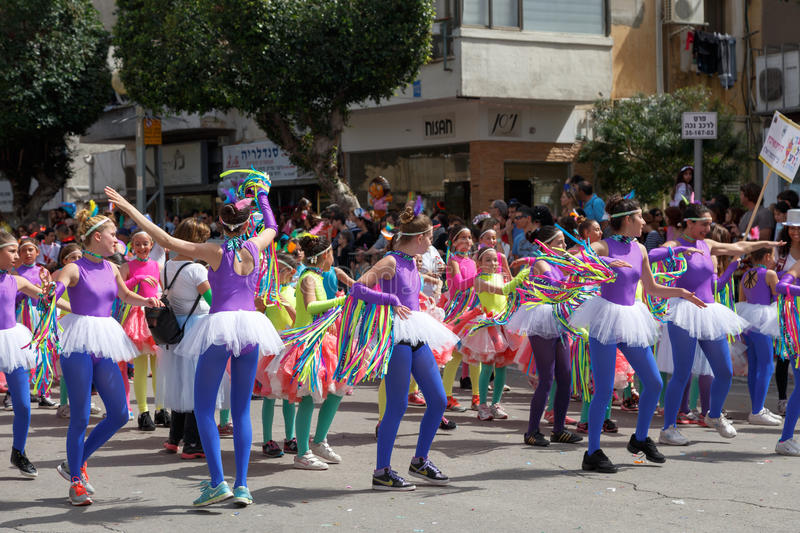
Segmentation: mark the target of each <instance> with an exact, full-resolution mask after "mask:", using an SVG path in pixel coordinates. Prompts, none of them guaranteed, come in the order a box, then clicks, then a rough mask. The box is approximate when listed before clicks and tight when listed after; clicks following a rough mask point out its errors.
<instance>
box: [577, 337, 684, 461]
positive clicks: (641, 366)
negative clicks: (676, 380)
mask: <svg viewBox="0 0 800 533" xmlns="http://www.w3.org/2000/svg"><path fill="white" fill-rule="evenodd" d="M617 347H619V349H620V351H622V353H623V355H625V358H626V359H627V360H628V363H630V365H631V366H632V367H633V370H634V371H635V372H636V375H637V376H639V380H640V381H641V383H642V390H641V391H639V416H638V418H637V419H636V440H640V441H641V440H645V439H646V438H647V430H648V429H649V428H650V421H651V420H652V419H653V415H654V414H655V412H656V405H658V397H659V395H660V394H661V387H662V386H663V383H662V381H661V375H660V374H659V373H658V368H657V367H656V359H655V357H653V350H652V349H651V348H650V347H649V346H646V347H644V348H642V347H635V346H628V345H627V344H624V343H621V344H603V343H601V342H600V341H598V340H597V339H595V338H594V337H589V357H590V359H591V364H592V376H593V378H594V396H593V397H592V402H591V404H589V450H588V453H589V454H590V455H591V454H593V453H594V452H595V451H596V450H598V449H599V448H600V434H601V433H602V432H603V421H604V420H605V418H606V408H607V407H608V402H609V401H610V400H611V394H612V393H613V392H614V370H615V368H616V363H617ZM682 392H683V389H681V393H682Z"/></svg>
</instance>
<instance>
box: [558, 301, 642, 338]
mask: <svg viewBox="0 0 800 533" xmlns="http://www.w3.org/2000/svg"><path fill="white" fill-rule="evenodd" d="M569 323H570V325H571V326H573V327H578V328H586V329H587V330H588V331H589V336H591V337H594V338H595V339H597V340H598V341H600V342H602V343H603V344H617V343H625V344H627V345H628V346H636V347H645V346H652V345H653V344H655V342H656V339H658V323H657V322H656V321H655V319H654V318H653V315H651V314H650V311H648V310H647V306H645V305H644V304H643V303H642V302H640V301H638V300H637V301H636V302H634V304H633V305H620V304H615V303H613V302H609V301H608V300H606V299H605V298H603V297H602V296H595V297H594V298H592V299H590V300H586V301H585V302H584V303H583V304H581V306H580V307H578V309H576V310H575V312H574V313H573V314H572V317H570V319H569Z"/></svg>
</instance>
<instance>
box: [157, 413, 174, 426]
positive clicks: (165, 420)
mask: <svg viewBox="0 0 800 533" xmlns="http://www.w3.org/2000/svg"><path fill="white" fill-rule="evenodd" d="M153 422H154V423H155V425H157V426H163V427H165V428H168V427H169V426H170V424H171V423H172V417H170V416H169V413H168V412H167V410H166V409H159V410H158V411H156V414H155V419H154V420H153Z"/></svg>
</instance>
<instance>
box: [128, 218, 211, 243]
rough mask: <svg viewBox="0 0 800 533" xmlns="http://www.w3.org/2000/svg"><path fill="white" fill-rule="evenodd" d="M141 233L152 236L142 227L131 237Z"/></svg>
mask: <svg viewBox="0 0 800 533" xmlns="http://www.w3.org/2000/svg"><path fill="white" fill-rule="evenodd" d="M223 224H224V222H223ZM140 233H144V234H145V235H147V236H148V237H150V234H149V233H147V232H146V231H145V230H143V229H140V230H139V231H137V232H136V233H134V234H133V235H131V239H132V238H134V237H136V236H137V235H139V234H140ZM150 239H151V240H152V237H150Z"/></svg>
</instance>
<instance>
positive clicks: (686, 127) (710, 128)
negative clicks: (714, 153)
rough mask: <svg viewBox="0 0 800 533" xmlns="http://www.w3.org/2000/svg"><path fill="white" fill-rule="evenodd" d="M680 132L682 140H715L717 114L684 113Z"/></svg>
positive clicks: (710, 112) (713, 112)
mask: <svg viewBox="0 0 800 533" xmlns="http://www.w3.org/2000/svg"><path fill="white" fill-rule="evenodd" d="M681 130H682V131H681V138H682V139H716V138H717V113H716V112H715V111H709V112H703V113H684V114H683V127H682V128H681Z"/></svg>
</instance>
